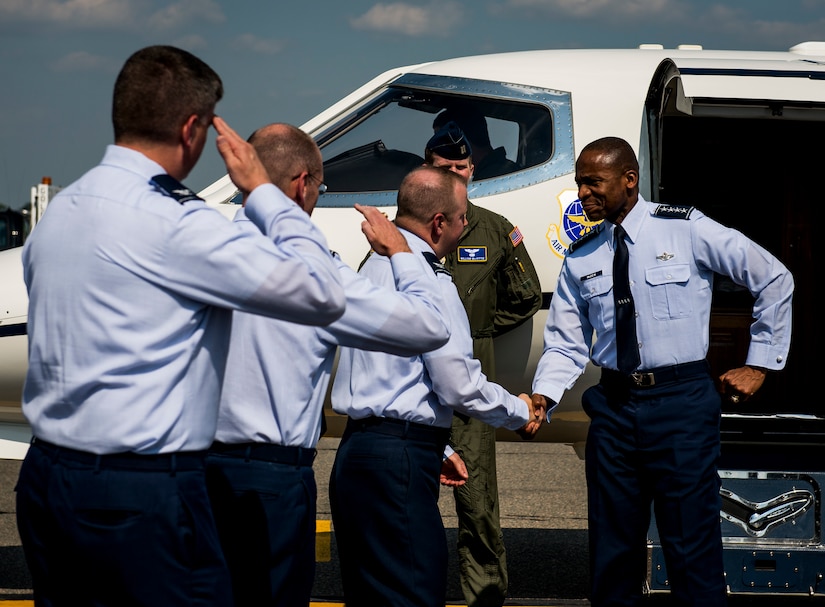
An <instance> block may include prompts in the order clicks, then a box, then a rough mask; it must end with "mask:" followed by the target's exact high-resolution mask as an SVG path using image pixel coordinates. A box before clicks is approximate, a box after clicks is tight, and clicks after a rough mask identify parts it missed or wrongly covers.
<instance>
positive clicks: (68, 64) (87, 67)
mask: <svg viewBox="0 0 825 607" xmlns="http://www.w3.org/2000/svg"><path fill="white" fill-rule="evenodd" d="M50 67H51V68H52V70H54V71H55V72H94V71H112V70H114V71H117V69H118V67H119V66H118V65H116V64H115V62H114V61H112V60H111V59H110V58H109V57H101V56H100V55H94V54H92V53H87V52H86V51H77V52H74V53H69V54H68V55H64V56H63V57H61V58H60V59H58V60H57V61H55V62H54V63H52V64H51V66H50Z"/></svg>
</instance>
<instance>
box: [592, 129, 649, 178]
mask: <svg viewBox="0 0 825 607" xmlns="http://www.w3.org/2000/svg"><path fill="white" fill-rule="evenodd" d="M585 152H588V153H596V154H601V155H604V156H605V157H606V158H605V160H606V161H607V163H608V164H610V165H611V166H613V167H615V168H616V169H617V170H619V171H620V172H622V173H624V172H625V171H631V170H632V171H636V172H637V173H638V172H639V161H638V160H637V159H636V153H635V152H634V151H633V148H632V147H631V146H630V144H629V143H628V142H627V141H625V140H624V139H621V138H620V137H602V138H601V139H596V140H595V141H591V142H590V143H588V144H587V145H586V146H584V149H582V152H581V154H580V155H579V156H580V157H581V155H583V154H584V153H585Z"/></svg>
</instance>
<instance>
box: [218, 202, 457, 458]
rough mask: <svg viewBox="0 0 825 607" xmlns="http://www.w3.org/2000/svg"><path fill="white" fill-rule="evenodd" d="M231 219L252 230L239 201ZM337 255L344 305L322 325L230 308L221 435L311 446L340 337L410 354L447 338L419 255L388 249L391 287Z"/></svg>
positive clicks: (437, 294)
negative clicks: (378, 283)
mask: <svg viewBox="0 0 825 607" xmlns="http://www.w3.org/2000/svg"><path fill="white" fill-rule="evenodd" d="M235 221H236V222H238V224H239V225H241V226H242V227H244V229H247V230H255V231H257V228H256V227H255V226H254V225H253V224H252V223H251V222H250V221H248V220H247V219H246V216H245V214H244V210H243V209H240V210H239V211H238V214H237V216H236V217H235ZM335 260H336V263H337V265H338V269H339V271H340V273H341V279H342V281H343V284H344V292H345V293H346V297H347V304H346V305H347V308H346V311H345V312H344V315H343V316H342V317H341V318H340V319H338V320H337V321H335V322H333V323H331V324H329V325H327V326H326V327H310V326H306V325H299V324H295V323H289V322H284V321H280V320H274V319H271V318H265V317H263V316H258V315H255V314H246V313H243V312H235V313H234V314H233V318H232V337H231V340H230V343H229V357H228V359H227V368H226V379H225V381H224V386H223V393H222V395H221V405H220V411H219V414H218V432H217V436H216V439H217V440H219V441H220V442H223V443H242V442H263V443H276V444H279V445H289V446H297V447H307V448H314V447H315V445H316V444H317V443H318V437H319V435H320V431H321V410H322V408H323V406H324V398H325V397H326V392H327V387H328V386H329V380H330V375H331V373H332V365H333V362H334V360H335V352H336V350H337V348H338V346H339V345H341V346H350V347H353V348H362V349H366V350H381V351H384V352H390V353H393V354H396V355H399V356H414V355H416V354H418V353H420V352H425V351H427V350H432V349H434V348H438V347H440V346H442V345H444V344H445V343H446V342H447V340H448V339H449V337H450V332H449V327H448V326H447V323H446V319H445V317H444V316H445V312H444V302H443V297H442V295H441V290H440V289H439V284H438V281H436V280H434V278H435V275H434V273H433V270H432V269H431V268H430V266H429V264H427V262H426V260H425V259H424V258H423V256H421V255H414V254H412V253H396V254H395V255H393V256H392V257H391V258H390V261H389V264H390V266H391V269H392V277H393V279H394V283H393V285H392V287H393V288H390V289H388V288H383V287H377V286H376V285H374V284H373V283H372V282H370V281H369V280H368V279H367V278H365V277H363V276H360V275H359V274H357V273H356V272H355V271H354V270H353V269H352V268H350V267H349V266H348V265H347V264H345V263H344V262H343V261H341V260H340V258H338V257H337V256H336V257H335ZM396 289H397V292H396Z"/></svg>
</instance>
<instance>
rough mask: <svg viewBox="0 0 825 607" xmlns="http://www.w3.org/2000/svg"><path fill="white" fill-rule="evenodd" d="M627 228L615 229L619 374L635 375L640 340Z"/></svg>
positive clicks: (614, 282)
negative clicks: (626, 242)
mask: <svg viewBox="0 0 825 607" xmlns="http://www.w3.org/2000/svg"><path fill="white" fill-rule="evenodd" d="M625 234H626V232H625V231H624V228H623V227H622V226H620V225H617V226H616V227H615V228H614V229H613V235H614V238H615V247H616V248H615V252H614V254H613V301H614V303H615V304H616V360H617V364H618V367H619V371H621V372H622V373H632V372H633V371H635V370H636V367H638V366H639V344H638V342H637V341H636V306H635V305H633V295H632V294H631V293H630V281H629V280H628V278H627V260H628V254H627V244H625V241H624V237H625Z"/></svg>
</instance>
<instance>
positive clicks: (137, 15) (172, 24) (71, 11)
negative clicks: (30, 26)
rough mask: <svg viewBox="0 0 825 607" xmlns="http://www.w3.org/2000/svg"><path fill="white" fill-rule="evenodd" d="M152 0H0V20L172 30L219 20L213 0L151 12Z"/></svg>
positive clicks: (192, 1) (181, 3) (182, 1)
mask: <svg viewBox="0 0 825 607" xmlns="http://www.w3.org/2000/svg"><path fill="white" fill-rule="evenodd" d="M153 5H154V2H153V1H152V0H0V22H4V23H37V24H48V25H61V26H64V27H72V28H76V29H100V28H116V29H131V28H135V27H146V26H147V25H148V26H149V27H150V28H151V29H155V30H158V29H162V30H172V29H175V28H179V27H182V26H189V25H191V24H192V23H193V22H203V21H206V22H209V23H223V22H224V21H226V16H225V15H224V14H223V11H222V10H221V8H220V6H219V5H218V4H217V2H215V0H179V1H178V2H174V3H172V4H168V5H167V6H164V7H163V8H162V9H160V10H157V11H155V12H151V10H152V7H153Z"/></svg>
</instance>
